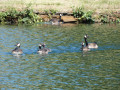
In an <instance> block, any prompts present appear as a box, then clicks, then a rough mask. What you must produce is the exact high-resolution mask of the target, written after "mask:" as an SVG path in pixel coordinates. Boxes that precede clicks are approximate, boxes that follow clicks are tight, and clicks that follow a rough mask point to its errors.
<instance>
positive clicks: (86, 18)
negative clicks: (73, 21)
mask: <svg viewBox="0 0 120 90" xmlns="http://www.w3.org/2000/svg"><path fill="white" fill-rule="evenodd" d="M92 14H93V12H92V11H88V12H85V11H84V9H83V8H80V7H77V8H73V15H74V17H75V18H78V20H79V22H83V23H91V22H94V20H93V18H92Z"/></svg>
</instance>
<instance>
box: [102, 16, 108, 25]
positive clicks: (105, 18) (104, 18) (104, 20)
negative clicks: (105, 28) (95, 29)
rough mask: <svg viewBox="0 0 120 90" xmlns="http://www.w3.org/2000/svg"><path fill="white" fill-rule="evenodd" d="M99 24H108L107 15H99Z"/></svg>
mask: <svg viewBox="0 0 120 90" xmlns="http://www.w3.org/2000/svg"><path fill="white" fill-rule="evenodd" d="M101 22H102V23H108V22H109V19H108V16H107V15H101Z"/></svg>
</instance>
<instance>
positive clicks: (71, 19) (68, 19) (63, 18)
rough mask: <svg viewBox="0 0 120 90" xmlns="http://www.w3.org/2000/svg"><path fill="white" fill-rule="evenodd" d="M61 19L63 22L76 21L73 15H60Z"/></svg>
mask: <svg viewBox="0 0 120 90" xmlns="http://www.w3.org/2000/svg"><path fill="white" fill-rule="evenodd" d="M61 20H63V22H65V23H66V22H76V21H77V20H76V19H75V18H74V17H73V16H62V17H61Z"/></svg>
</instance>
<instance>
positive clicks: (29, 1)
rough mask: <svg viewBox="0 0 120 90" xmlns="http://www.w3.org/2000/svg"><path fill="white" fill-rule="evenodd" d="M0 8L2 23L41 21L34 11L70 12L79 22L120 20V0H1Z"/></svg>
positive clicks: (0, 20)
mask: <svg viewBox="0 0 120 90" xmlns="http://www.w3.org/2000/svg"><path fill="white" fill-rule="evenodd" d="M0 10H1V11H0V22H2V23H5V22H9V23H36V22H41V21H42V20H43V19H42V18H41V17H40V15H38V14H36V13H34V12H44V13H47V15H49V16H50V17H51V15H52V14H55V13H56V12H62V13H72V14H73V16H74V17H75V18H77V19H78V21H79V22H80V23H81V22H82V23H88V22H103V23H108V22H120V0H75V1H74V0H1V2H0ZM49 13H52V14H49Z"/></svg>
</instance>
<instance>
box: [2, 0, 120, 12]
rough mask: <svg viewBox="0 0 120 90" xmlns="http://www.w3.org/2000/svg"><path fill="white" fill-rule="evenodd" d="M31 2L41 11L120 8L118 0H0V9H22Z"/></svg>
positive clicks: (106, 10) (103, 10)
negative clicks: (75, 8) (73, 8)
mask: <svg viewBox="0 0 120 90" xmlns="http://www.w3.org/2000/svg"><path fill="white" fill-rule="evenodd" d="M29 3H31V5H32V9H33V10H36V11H39V12H42V11H44V10H46V9H56V10H58V11H60V12H72V7H84V9H85V10H92V11H94V12H96V13H104V12H109V11H119V10H120V0H0V10H2V11H4V10H7V9H8V8H10V7H14V8H16V9H18V10H22V9H23V8H25V7H26V5H28V4H29Z"/></svg>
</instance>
